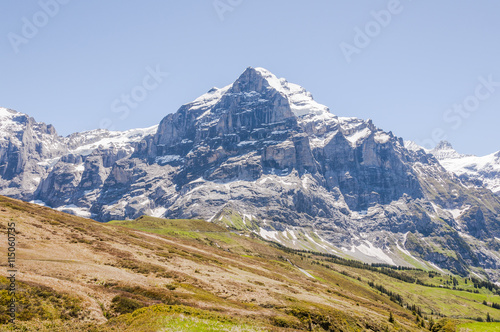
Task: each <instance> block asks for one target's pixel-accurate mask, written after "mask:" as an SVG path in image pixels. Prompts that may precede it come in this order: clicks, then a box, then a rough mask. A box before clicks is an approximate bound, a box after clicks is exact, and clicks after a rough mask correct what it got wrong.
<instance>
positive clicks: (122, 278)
mask: <svg viewBox="0 0 500 332" xmlns="http://www.w3.org/2000/svg"><path fill="white" fill-rule="evenodd" d="M10 220H13V221H15V222H16V227H17V230H18V232H19V234H18V245H17V254H18V265H19V266H18V268H19V271H20V272H19V274H18V280H19V282H20V283H21V282H22V283H23V285H26V287H25V288H24V289H22V290H20V295H21V296H25V297H31V298H34V299H38V302H37V301H35V302H33V303H35V304H34V305H33V307H32V308H31V309H32V310H31V311H32V312H34V314H32V316H31V317H29V318H26V319H29V320H28V321H26V322H23V321H22V319H21V318H22V317H21V316H20V317H19V320H18V327H20V326H28V330H40V331H44V330H46V331H58V330H60V331H71V330H81V331H85V330H88V331H91V330H99V331H106V330H109V331H127V330H130V331H157V330H159V329H160V328H164V327H166V326H168V327H169V328H170V329H171V330H179V331H183V330H186V331H189V330H199V331H211V330H214V331H215V330H217V331H218V330H226V331H254V330H255V331H259V330H266V331H267V330H276V331H279V330H308V329H309V327H312V328H313V329H315V330H317V331H322V330H324V329H331V330H339V331H340V330H341V331H362V330H369V329H371V330H373V331H384V330H385V329H386V328H387V329H388V330H389V331H391V330H399V331H416V330H419V328H418V327H417V325H416V324H415V316H413V315H412V313H411V311H410V310H408V309H406V308H402V307H401V306H399V305H397V304H396V303H394V302H393V301H391V300H390V299H389V297H388V296H387V295H385V294H382V293H380V292H379V291H376V290H374V289H373V288H370V287H369V286H368V284H367V283H368V281H372V282H375V283H376V284H381V285H384V286H385V287H386V288H387V289H390V290H392V291H394V292H397V293H398V294H401V295H402V296H403V298H404V299H405V301H406V302H408V303H410V304H413V303H414V304H417V305H420V306H421V308H422V312H423V314H424V316H426V315H428V316H430V314H431V312H434V313H437V312H439V313H440V314H442V315H446V316H453V317H460V318H464V317H478V316H485V315H486V312H489V313H490V315H491V317H493V318H494V319H498V320H500V310H496V309H492V308H490V307H486V306H484V305H482V304H481V303H482V301H483V300H487V301H488V302H497V303H500V297H498V296H496V295H493V294H491V293H490V292H488V291H486V290H484V289H482V290H481V292H480V294H471V293H467V292H460V291H453V290H447V289H439V288H430V287H424V286H419V285H416V284H409V283H404V282H401V281H399V280H396V279H393V278H391V277H389V276H386V275H384V274H380V273H376V272H373V271H367V270H364V269H358V268H354V267H350V266H345V265H337V264H332V263H329V262H326V261H325V259H326V258H325V257H324V256H319V255H314V254H310V253H308V254H304V253H297V252H290V251H284V250H282V249H280V248H278V247H275V246H273V245H270V244H269V243H267V242H264V241H262V240H261V239H258V238H255V237H253V236H252V235H249V236H242V235H239V234H235V233H233V232H230V231H228V230H227V229H226V228H223V227H220V226H217V225H214V224H211V223H207V222H204V221H202V220H163V219H158V218H151V217H142V218H139V219H137V220H134V221H121V222H120V221H115V222H111V223H109V224H100V223H97V222H94V221H92V220H88V219H83V218H78V217H74V216H70V215H67V214H64V213H60V212H57V211H54V210H51V209H48V208H44V207H41V206H36V205H32V204H29V203H24V202H20V201H16V200H13V199H9V198H5V197H1V196H0V233H2V235H1V236H5V233H6V224H7V222H8V221H10ZM6 250H7V249H6V243H5V241H1V242H0V252H4V253H5V252H6ZM0 262H1V263H2V266H5V260H4V259H3V260H1V261H0ZM299 267H300V268H301V269H303V270H305V271H306V272H308V273H309V274H310V275H312V276H313V277H312V278H311V277H309V276H307V275H306V274H305V273H303V272H302V271H301V270H299ZM404 273H405V274H408V275H413V276H415V277H419V279H421V280H423V281H425V282H426V283H433V284H436V285H438V284H440V283H441V282H442V281H441V280H440V279H445V278H447V277H443V276H438V277H434V278H429V277H428V276H427V273H425V272H419V271H405V272H404ZM459 281H460V282H461V284H460V287H462V288H465V287H470V285H467V286H465V284H464V280H459ZM2 284H3V285H5V280H0V285H2ZM4 288H5V286H4ZM26 289H29V290H31V292H28V291H26ZM47 289H49V290H50V291H51V293H52V294H58V296H60V300H56V299H54V298H50V296H48V295H47V294H45V293H44V292H42V291H40V290H47ZM0 292H2V293H1V294H2V298H1V300H2V301H5V293H6V291H5V290H3V291H0ZM44 294H45V295H44ZM61 294H63V295H61ZM75 299H78V300H75ZM57 301H59V302H57ZM61 301H62V302H61ZM64 301H66V302H69V303H71V304H74V307H75V310H73V311H70V312H62V313H61V311H62V310H61V309H60V307H61V305H62V304H64V303H66V302H64ZM37 303H38V304H37ZM3 304H4V302H1V303H0V309H1V308H2V307H1V306H2V305H3ZM140 307H145V308H143V309H139V310H136V309H138V308H140ZM134 310H136V311H135V312H133V311H134ZM0 311H1V310H0ZM132 312H133V313H132ZM389 312H392V313H393V314H394V317H395V320H396V324H391V323H389V322H388V319H387V318H388V316H389ZM50 315H52V316H50ZM47 319H56V320H55V321H54V322H53V323H48V322H46V320H47ZM434 319H435V320H438V319H439V317H437V316H434ZM69 322H71V323H69ZM50 324H51V325H50ZM47 325H49V326H48V327H47ZM287 327H288V328H287ZM322 327H323V329H322ZM0 330H2V329H1V328H0ZM167 331H168V329H167Z"/></svg>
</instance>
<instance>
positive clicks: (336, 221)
mask: <svg viewBox="0 0 500 332" xmlns="http://www.w3.org/2000/svg"><path fill="white" fill-rule="evenodd" d="M0 116H1V117H2V127H0V128H2V130H1V132H2V133H3V134H2V135H3V136H4V137H3V138H1V139H2V140H1V141H0V174H1V182H0V194H4V195H8V196H13V197H17V198H22V199H24V200H35V201H36V202H38V203H40V204H46V205H48V206H51V207H53V208H56V209H59V210H63V211H67V212H72V213H74V214H78V215H81V216H87V217H92V218H94V219H97V220H99V221H108V220H112V219H125V218H136V217H138V216H140V215H143V214H147V215H152V216H158V217H167V218H194V217H196V218H205V219H206V220H210V221H212V222H215V223H219V224H225V225H227V226H228V227H231V228H233V229H235V230H237V231H241V232H248V231H250V232H253V233H255V234H258V235H259V236H261V237H263V238H265V239H268V240H272V241H275V242H279V243H281V244H282V245H285V246H289V247H293V248H296V249H305V250H316V251H324V252H330V253H333V254H336V255H339V256H343V257H351V258H357V259H362V260H364V261H366V262H378V263H386V264H398V265H407V266H415V267H421V268H432V269H448V270H450V271H453V272H458V273H461V274H467V273H476V274H478V275H483V276H485V277H487V276H489V277H492V278H495V279H497V278H498V277H499V275H497V273H498V272H497V269H498V268H499V267H500V251H499V250H500V241H499V240H497V239H496V238H500V218H499V215H500V199H499V198H498V196H495V195H494V194H493V193H492V192H491V191H490V190H488V189H485V188H483V187H480V186H474V185H470V181H465V180H464V179H462V178H461V177H459V176H457V175H455V174H453V173H450V172H448V171H447V170H446V169H445V168H443V167H442V166H441V164H440V163H439V161H438V160H437V159H436V157H435V156H434V155H432V154H428V153H426V152H425V151H423V150H421V149H412V148H408V146H407V147H405V143H404V142H403V140H402V139H401V138H398V137H395V136H394V135H393V134H392V133H391V132H385V131H383V130H381V129H379V128H377V127H375V125H374V124H373V123H372V122H371V121H370V120H367V121H365V120H361V119H357V118H345V117H338V116H335V115H334V114H332V113H330V111H329V110H328V108H327V107H325V106H323V105H320V104H318V103H317V102H316V101H314V99H313V98H312V96H311V94H310V93H309V92H307V91H306V90H305V89H304V88H302V87H300V86H298V85H296V84H292V83H289V82H287V81H286V80H285V79H278V78H277V77H276V76H274V75H273V74H272V73H270V72H268V71H266V70H265V69H262V68H248V69H247V70H245V72H244V73H243V74H242V75H241V76H240V77H239V78H238V79H237V80H236V81H235V82H234V83H233V84H231V85H228V86H226V87H224V88H220V89H219V88H212V89H211V90H209V91H208V92H207V93H206V94H204V95H202V96H200V97H199V98H197V99H196V100H194V101H193V102H191V103H188V104H186V105H183V106H182V107H181V108H180V109H179V110H178V111H177V112H176V113H173V114H169V115H167V116H166V117H165V118H164V119H163V120H162V121H161V122H160V124H159V126H158V127H153V128H148V129H137V130H130V131H127V132H108V131H105V130H96V131H91V132H86V133H78V134H73V135H71V136H69V137H60V136H58V135H57V134H56V133H55V130H54V129H53V128H52V127H50V126H46V125H44V124H38V123H36V122H35V121H34V120H32V119H31V120H30V119H29V118H28V117H27V116H25V115H22V114H20V113H16V112H13V111H9V110H6V109H2V110H1V113H0ZM4 119H5V120H4ZM22 119H25V120H22ZM4 124H5V125H4ZM32 152H33V153H32ZM35 152H36V153H35Z"/></svg>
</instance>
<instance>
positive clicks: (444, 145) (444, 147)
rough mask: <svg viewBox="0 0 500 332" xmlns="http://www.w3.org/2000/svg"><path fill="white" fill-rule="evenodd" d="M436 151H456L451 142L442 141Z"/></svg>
mask: <svg viewBox="0 0 500 332" xmlns="http://www.w3.org/2000/svg"><path fill="white" fill-rule="evenodd" d="M434 150H435V151H438V150H454V149H453V146H452V145H451V143H450V142H448V141H440V142H439V143H438V144H437V145H436V147H435V148H434Z"/></svg>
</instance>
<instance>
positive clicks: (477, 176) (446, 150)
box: [405, 141, 500, 195]
mask: <svg viewBox="0 0 500 332" xmlns="http://www.w3.org/2000/svg"><path fill="white" fill-rule="evenodd" d="M405 147H406V148H407V149H408V150H413V151H416V150H419V149H422V150H424V151H425V152H427V153H430V154H432V155H433V156H434V157H436V159H437V160H439V163H440V164H441V165H442V166H443V167H444V168H445V169H446V170H447V171H448V172H451V173H454V174H456V175H457V176H459V177H464V178H467V179H469V180H472V181H475V182H476V183H477V184H478V185H479V186H484V187H486V188H488V189H490V190H491V191H493V192H494V193H495V194H497V195H500V151H498V152H494V153H492V154H489V155H486V156H482V157H478V156H474V155H465V154H461V153H459V152H457V151H456V150H455V149H454V148H453V146H452V145H451V144H450V143H449V142H447V141H442V142H439V143H438V145H437V146H436V147H435V148H434V149H432V150H427V149H424V148H422V147H420V146H418V144H416V143H415V142H412V141H405Z"/></svg>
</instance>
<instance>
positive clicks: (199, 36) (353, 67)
mask: <svg viewBox="0 0 500 332" xmlns="http://www.w3.org/2000/svg"><path fill="white" fill-rule="evenodd" d="M57 1H59V2H57ZM54 4H57V5H54ZM498 13H500V2H495V1H479V2H472V1H451V0H443V1H439V2H436V1H430V0H429V1H415V0H413V1H411V0H400V1H397V0H390V1H374V0H358V1H347V0H345V1H331V0H317V1H305V0H304V1H297V0H274V1H269V0H267V1H265V0H251V1H250V0H215V1H214V0H193V1H159V0H158V1H152V0H143V1H130V0H120V1H118V0H107V1H97V0H88V1H82V0H64V1H63V0H39V1H29V0H25V1H2V2H0V22H2V23H1V24H0V74H1V79H0V106H3V107H8V108H12V109H15V110H17V111H20V112H23V113H27V114H29V115H31V116H33V117H34V118H35V119H36V120H37V121H43V122H46V123H52V124H53V125H54V126H55V127H56V129H57V131H58V132H59V133H60V134H61V135H68V134H70V133H72V132H75V131H82V130H89V129H95V128H98V127H103V126H104V127H109V128H113V129H117V130H125V129H130V128H136V127H148V126H152V125H154V124H157V123H159V121H160V120H161V119H162V118H163V117H164V116H165V115H166V114H168V113H171V112H175V111H176V110H177V109H178V108H179V107H180V106H181V105H182V104H184V103H187V102H190V101H191V100H193V99H195V98H196V97H198V96H199V95H201V94H203V93H205V92H206V91H208V90H209V89H210V88H211V87H213V86H218V87H222V86H224V85H227V84H230V83H232V82H233V81H234V80H235V79H236V78H237V77H238V76H239V75H240V74H241V73H242V72H243V71H244V70H245V68H246V67H248V66H254V67H264V68H266V69H268V70H270V71H272V72H273V73H274V74H276V75H277V76H278V77H285V78H286V79H287V80H288V81H290V82H294V83H297V84H300V85H302V86H304V87H305V88H306V89H307V90H309V91H311V92H312V94H313V96H314V97H315V99H316V100H317V101H318V102H320V103H322V104H325V105H327V106H328V107H330V109H331V111H332V112H333V113H334V114H337V115H340V116H356V117H360V118H365V119H366V118H371V119H373V121H374V123H375V125H377V126H378V127H380V128H382V129H384V130H387V131H392V132H393V133H394V134H396V135H398V136H401V137H403V138H405V139H412V140H416V141H417V142H419V143H420V144H423V145H427V146H431V145H432V144H434V143H435V142H437V141H438V140H439V139H441V138H447V139H448V140H449V141H450V142H451V143H452V144H453V145H454V146H455V148H456V149H457V150H459V151H460V152H462V153H473V154H478V155H484V154H488V153H492V152H494V151H497V150H499V149H500V144H499V143H498V142H500V130H498V125H499V119H500V115H499V112H498V110H499V109H500V42H498V36H500V20H498ZM154 72H156V74H151V73H154ZM165 73H168V75H167V74H165ZM496 82H499V83H496ZM131 94H134V96H135V99H132V100H130V99H129V100H128V101H125V99H123V98H124V97H123V96H124V95H125V96H126V95H131Z"/></svg>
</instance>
